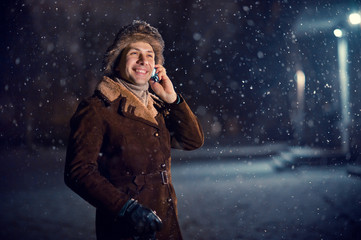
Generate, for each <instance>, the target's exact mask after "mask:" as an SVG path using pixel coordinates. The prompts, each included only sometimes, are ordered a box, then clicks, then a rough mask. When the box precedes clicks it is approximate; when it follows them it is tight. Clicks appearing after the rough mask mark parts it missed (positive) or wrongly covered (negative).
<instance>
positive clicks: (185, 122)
mask: <svg viewBox="0 0 361 240" xmlns="http://www.w3.org/2000/svg"><path fill="white" fill-rule="evenodd" d="M179 97H180V100H181V101H180V103H179V104H176V103H174V104H169V105H168V106H167V108H168V110H169V115H168V116H167V118H166V122H167V127H168V129H169V132H170V134H171V146H172V148H176V149H183V150H194V149H197V148H200V147H201V146H202V145H203V143H204V134H203V130H202V127H201V125H200V123H199V121H198V119H197V117H196V116H195V115H194V113H193V112H192V110H191V109H190V108H189V106H188V104H187V103H186V101H185V100H184V99H183V97H182V96H180V95H179Z"/></svg>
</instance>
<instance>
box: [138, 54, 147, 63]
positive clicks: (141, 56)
mask: <svg viewBox="0 0 361 240" xmlns="http://www.w3.org/2000/svg"><path fill="white" fill-rule="evenodd" d="M138 63H139V64H147V63H148V61H147V58H146V57H145V54H142V53H141V54H139V58H138Z"/></svg>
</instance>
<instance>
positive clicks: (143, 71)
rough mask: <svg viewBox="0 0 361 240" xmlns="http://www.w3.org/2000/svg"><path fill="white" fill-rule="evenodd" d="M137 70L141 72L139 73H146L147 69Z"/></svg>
mask: <svg viewBox="0 0 361 240" xmlns="http://www.w3.org/2000/svg"><path fill="white" fill-rule="evenodd" d="M135 71H136V72H139V73H146V71H145V70H138V69H137V70H135Z"/></svg>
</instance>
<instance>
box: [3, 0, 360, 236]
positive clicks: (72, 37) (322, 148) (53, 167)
mask: <svg viewBox="0 0 361 240" xmlns="http://www.w3.org/2000/svg"><path fill="white" fill-rule="evenodd" d="M360 9H361V3H360V1H356V0H354V1H350V0H346V1H342V2H341V3H340V1H336V0H334V1H331V0H330V1H322V0H317V1H297V0H296V1H293V0H282V1H271V0H268V1H263V0H262V1H250V0H240V1H237V0H227V1H213V0H210V1H201V0H198V1H179V0H174V1H140V0H139V1H136V0H135V1H130V0H127V1H105V0H99V1H70V0H57V1H56V0H39V1H32V0H27V1H26V0H24V1H1V3H0V11H1V12H0V17H1V18H2V19H1V21H0V32H1V35H0V36H1V38H0V67H1V68H0V69H1V71H0V81H1V85H0V163H1V164H2V166H1V167H0V194H1V195H0V196H1V197H2V203H1V204H0V213H1V214H0V225H1V226H2V229H1V230H0V238H1V239H29V240H30V239H52V240H53V239H74V240H75V239H95V234H94V212H95V210H94V208H93V207H91V206H90V205H89V204H87V203H86V202H85V201H84V200H83V199H81V198H80V197H79V196H77V195H76V194H75V193H73V192H72V191H71V190H70V189H68V188H67V187H66V186H65V185H64V182H63V167H64V158H65V148H66V145H67V137H68V134H69V125H68V123H69V119H70V117H71V115H72V114H73V112H74V111H75V109H76V107H77V105H78V104H79V102H80V101H81V100H82V99H83V98H86V97H88V96H90V95H91V94H92V92H93V90H94V87H95V85H96V83H97V82H98V81H99V79H100V77H101V75H102V74H101V67H102V59H103V54H104V52H105V50H106V49H107V48H108V46H109V45H110V44H111V43H112V42H113V39H114V37H115V35H116V33H117V32H118V30H119V28H120V27H121V26H123V25H126V24H129V23H131V22H132V21H133V20H134V19H141V20H145V21H147V22H149V23H150V24H151V25H153V26H155V27H157V28H158V29H159V31H160V32H161V34H162V36H163V38H164V40H165V44H166V48H165V67H166V69H167V73H168V75H169V76H170V77H171V79H172V80H173V82H174V85H175V86H176V90H177V91H179V92H180V93H182V95H183V96H184V97H185V98H186V100H187V102H188V103H189V105H190V106H191V108H192V109H193V110H194V111H195V113H196V114H197V116H198V117H199V119H200V121H201V123H202V126H203V129H204V132H205V137H206V142H205V146H204V147H203V148H201V149H199V150H196V151H193V152H190V153H184V152H172V154H173V160H174V161H173V163H174V164H173V165H172V179H173V182H174V185H175V188H176V192H177V196H178V208H179V218H180V225H181V228H182V231H183V234H184V236H185V239H208V240H209V239H217V240H218V239H227V240H228V239H247V240H250V239H275V240H279V239H300V240H301V239H344V240H346V239H347V240H349V239H361V233H360V229H361V228H360V226H361V223H360V219H361V217H360V216H361V212H360V209H361V207H360V203H361V200H360V194H359V193H360V189H361V184H360V178H359V176H361V167H360V166H361V165H360V163H361V159H360V157H359V153H360V144H361V132H360V124H361V117H360V114H361V97H360V91H361V71H360V59H361V45H360V39H361V25H357V26H351V25H349V24H348V22H347V16H348V14H349V13H351V12H353V11H360ZM335 28H341V29H343V30H344V31H346V32H347V33H346V37H347V41H348V47H349V48H348V60H347V67H348V75H349V91H348V93H349V104H348V107H349V112H348V113H347V115H348V117H349V118H350V124H349V125H347V126H346V130H348V138H347V141H349V144H350V146H349V147H348V149H347V151H346V152H344V151H341V154H339V153H340V151H339V150H340V149H342V146H344V143H343V141H345V139H343V138H342V131H344V130H345V128H342V124H341V123H342V119H343V116H342V114H341V107H342V106H341V101H340V85H339V67H338V55H337V48H338V47H337V39H336V37H335V36H334V35H333V30H334V29H335ZM298 70H302V71H303V72H304V73H305V76H306V84H305V93H304V94H305V98H304V110H303V111H300V103H298V102H297V94H296V93H297V81H296V78H295V74H296V71H298Z"/></svg>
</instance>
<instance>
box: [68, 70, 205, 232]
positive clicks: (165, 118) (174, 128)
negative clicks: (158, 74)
mask: <svg viewBox="0 0 361 240" xmlns="http://www.w3.org/2000/svg"><path fill="white" fill-rule="evenodd" d="M70 125H71V133H70V140H69V144H68V149H67V157H66V166H65V183H66V184H67V185H68V186H69V187H70V188H71V189H72V190H73V191H75V192H76V193H77V194H79V195H80V196H81V197H83V198H84V199H85V200H87V201H88V202H89V203H91V204H92V205H93V206H95V207H96V208H97V217H96V218H97V219H96V227H97V236H98V239H127V238H128V237H129V235H127V230H128V229H129V227H128V226H127V224H126V223H122V222H121V221H120V220H119V219H117V218H116V215H117V214H118V212H119V211H120V210H121V208H122V206H123V205H124V204H125V203H126V201H127V200H129V199H130V198H134V199H137V200H138V201H139V203H141V204H142V205H144V206H146V207H149V208H151V209H152V210H155V211H156V213H157V215H158V216H159V217H160V218H161V219H162V221H163V229H162V231H160V232H158V233H157V239H182V237H181V233H180V229H179V225H178V219H177V198H176V196H175V192H174V188H173V185H172V183H171V174H170V167H171V154H170V149H171V147H173V148H178V149H185V150H192V149H196V148H199V147H201V146H202V144H203V141H204V136H203V132H202V129H201V127H200V125H199V122H198V120H197V118H196V116H195V115H194V114H193V113H192V111H191V110H190V108H189V106H188V105H187V103H186V102H185V101H184V100H183V99H182V102H181V103H180V104H164V103H163V102H162V101H160V100H159V99H158V98H157V97H156V96H154V95H152V97H151V98H149V101H148V106H147V107H145V105H144V104H142V103H141V102H140V101H139V100H138V98H136V97H135V96H134V95H133V94H132V93H131V92H129V91H128V90H127V89H126V88H124V87H123V86H122V85H121V84H119V83H117V82H115V81H113V80H112V79H110V78H108V77H104V78H103V80H102V81H101V82H100V84H99V85H98V87H97V90H96V91H95V94H94V95H93V96H92V97H91V98H89V99H87V100H84V101H82V102H81V103H80V104H79V107H78V109H77V111H76V112H75V114H74V116H73V117H72V119H71V122H70ZM166 175H168V178H166ZM162 177H163V180H162ZM167 181H168V184H167ZM116 219H117V220H116Z"/></svg>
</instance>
